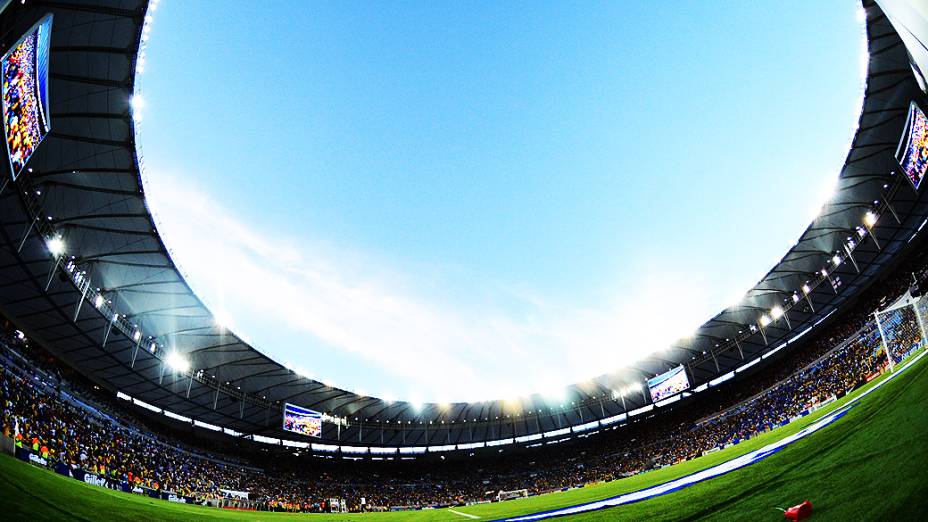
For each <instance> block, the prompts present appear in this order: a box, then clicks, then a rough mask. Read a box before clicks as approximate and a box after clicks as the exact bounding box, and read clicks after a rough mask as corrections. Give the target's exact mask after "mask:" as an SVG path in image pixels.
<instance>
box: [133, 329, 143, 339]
mask: <svg viewBox="0 0 928 522" xmlns="http://www.w3.org/2000/svg"><path fill="white" fill-rule="evenodd" d="M141 338H142V332H140V331H138V330H136V331H135V333H134V334H132V340H133V341H135V342H138V341H139V339H141Z"/></svg>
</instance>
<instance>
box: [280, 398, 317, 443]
mask: <svg viewBox="0 0 928 522" xmlns="http://www.w3.org/2000/svg"><path fill="white" fill-rule="evenodd" d="M284 430H285V431H292V432H293V433H299V434H300V435H307V436H310V437H321V436H322V414H321V413H319V412H318V411H313V410H307V409H306V408H301V407H299V406H296V405H294V404H290V403H287V404H284Z"/></svg>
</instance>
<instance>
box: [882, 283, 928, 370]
mask: <svg viewBox="0 0 928 522" xmlns="http://www.w3.org/2000/svg"><path fill="white" fill-rule="evenodd" d="M926 311H928V299H926V298H925V297H922V298H919V299H914V298H904V299H901V300H900V301H898V302H896V303H895V304H893V305H892V306H890V307H889V308H887V309H886V310H881V311H877V312H874V313H873V316H874V319H876V326H877V329H878V330H879V333H880V341H881V345H882V348H883V351H884V353H885V354H886V357H887V359H888V363H889V367H890V370H892V369H893V367H894V366H895V365H896V364H897V363H899V362H901V361H902V360H903V359H905V358H906V357H908V356H909V355H911V354H912V353H913V352H915V351H916V350H918V349H919V348H921V347H922V346H924V345H925V327H924V324H925V312H926Z"/></svg>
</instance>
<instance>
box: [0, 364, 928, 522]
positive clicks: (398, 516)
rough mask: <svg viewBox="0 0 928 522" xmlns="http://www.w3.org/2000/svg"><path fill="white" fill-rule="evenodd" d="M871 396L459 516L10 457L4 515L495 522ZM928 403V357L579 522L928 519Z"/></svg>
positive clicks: (586, 497) (664, 472)
mask: <svg viewBox="0 0 928 522" xmlns="http://www.w3.org/2000/svg"><path fill="white" fill-rule="evenodd" d="M923 359H928V357H924V358H923ZM877 382H878V381H877ZM875 383H876V382H874V383H871V386H872V385H873V384H875ZM859 393H860V391H858V392H855V393H854V394H852V395H850V396H849V397H846V398H844V399H842V400H840V401H837V402H836V403H834V404H832V405H830V406H829V407H827V408H823V409H822V410H819V411H818V412H816V413H814V414H812V415H809V416H807V417H804V418H802V419H800V420H798V421H796V422H793V423H792V424H790V425H787V426H784V427H782V428H779V429H776V430H774V431H772V432H769V433H765V434H763V435H761V436H759V437H755V438H754V439H752V440H749V441H747V442H742V443H741V444H738V445H737V446H734V447H731V448H728V449H726V450H723V451H719V452H716V453H712V454H710V455H707V456H705V457H701V458H698V459H695V460H692V461H689V462H684V463H681V464H678V465H676V466H671V467H669V468H664V469H661V470H658V471H653V472H649V473H645V474H642V475H638V476H635V477H630V478H627V479H622V480H618V481H614V482H610V483H605V484H599V485H595V486H591V487H586V488H582V489H577V490H571V491H568V492H563V493H552V494H548V495H542V496H538V497H531V498H527V499H519V500H512V501H508V502H502V503H496V504H484V505H478V506H470V507H464V508H455V509H454V510H453V511H454V512H453V511H451V510H447V509H442V510H424V511H415V512H397V513H382V514H375V513H367V514H340V515H321V514H320V515H316V514H285V513H255V512H228V511H221V510H218V509H214V508H204V507H198V506H186V505H178V504H173V503H170V502H165V501H161V500H153V499H149V498H146V497H141V496H137V495H132V494H128V493H119V492H114V491H109V490H106V489H103V488H99V487H95V486H90V485H86V484H83V483H81V482H77V481H76V480H73V479H70V478H66V477H62V476H60V475H56V474H54V473H52V472H50V471H46V470H43V469H39V468H36V467H33V466H31V465H28V464H25V463H22V462H19V461H17V460H15V459H13V458H12V457H8V456H6V455H2V456H0V508H2V516H3V518H4V519H6V520H63V519H80V520H88V521H94V522H96V521H108V520H113V521H117V520H118V521H123V520H181V519H182V520H233V521H234V520H243V521H245V520H247V521H252V520H269V521H279V520H287V519H289V520H296V519H305V520H309V521H310V522H314V521H319V522H326V521H330V520H337V521H340V522H347V521H365V522H379V521H385V522H400V521H405V520H411V521H414V522H418V521H433V520H449V521H458V522H467V521H469V520H475V519H472V518H471V517H467V516H465V515H462V514H461V513H465V514H467V515H472V516H476V517H479V519H480V520H494V519H498V518H503V517H508V516H514V515H521V514H528V513H534V512H538V511H546V510H550V509H555V508H559V507H565V506H571V505H575V504H580V503H584V502H589V501H593V500H599V499H602V498H607V497H611V496H614V495H618V494H621V493H626V492H629V491H635V490H639V489H642V488H645V487H648V486H652V485H655V484H660V483H663V482H666V481H668V480H672V479H674V478H677V477H680V476H683V475H687V474H690V473H692V472H694V471H698V470H701V469H704V468H707V467H710V466H712V465H715V464H718V463H720V462H723V461H726V460H729V459H732V458H734V457H737V456H739V455H742V454H744V453H747V452H749V451H751V450H754V449H757V448H759V447H761V446H764V445H766V444H769V443H770V442H773V441H775V440H779V439H781V438H783V437H786V436H787V435H790V434H792V433H795V432H797V431H799V430H800V429H802V428H803V427H805V426H807V425H808V424H810V423H811V422H813V421H814V420H816V419H818V418H820V417H822V416H823V415H825V414H827V413H829V412H830V411H833V410H834V409H835V408H838V407H840V406H841V405H842V404H844V403H845V402H847V401H848V400H849V399H850V398H852V397H854V396H856V395H857V394H859ZM926 404H928V363H926V362H925V361H924V360H921V361H918V362H917V363H916V364H915V365H914V366H913V367H911V368H909V369H908V370H906V371H905V372H904V373H903V374H902V375H900V376H899V377H898V378H896V379H893V381H892V382H889V383H887V384H886V385H885V386H883V387H882V388H881V389H879V390H876V391H875V392H874V393H872V394H870V395H869V396H867V397H865V398H864V399H862V400H861V401H859V403H858V405H857V406H856V407H854V408H852V409H851V410H850V412H849V413H848V414H847V415H845V416H844V417H843V418H841V419H839V420H838V421H837V422H835V423H834V424H832V425H830V426H827V427H825V428H823V429H822V430H820V431H818V432H816V433H813V434H811V435H809V436H808V437H805V438H803V439H801V440H798V441H796V442H794V443H793V444H791V445H789V446H787V447H786V448H785V449H783V450H782V451H780V452H778V453H776V454H774V455H772V456H770V457H768V458H767V459H765V460H763V461H761V462H758V463H756V464H754V465H751V466H748V467H747V468H743V469H740V470H737V471H734V472H731V473H728V474H727V475H722V476H720V477H717V478H714V479H710V480H707V481H705V482H701V483H699V484H696V485H694V486H691V487H688V488H686V489H683V490H680V491H677V492H674V493H670V494H668V495H664V496H662V497H657V498H654V499H650V500H645V501H641V502H638V503H634V504H629V505H625V506H619V507H615V508H610V509H605V510H601V511H596V512H592V513H587V514H583V515H577V516H575V517H572V518H573V519H577V520H583V521H592V520H616V519H622V520H686V519H702V518H714V519H717V520H734V519H737V520H783V515H782V514H781V513H780V512H779V511H777V510H776V509H775V508H777V507H788V506H790V505H793V504H798V503H799V502H801V501H802V500H804V499H806V498H808V499H809V500H811V501H812V503H813V505H814V508H815V509H814V515H813V520H825V519H831V520H877V519H882V520H928V440H926V439H928V412H926Z"/></svg>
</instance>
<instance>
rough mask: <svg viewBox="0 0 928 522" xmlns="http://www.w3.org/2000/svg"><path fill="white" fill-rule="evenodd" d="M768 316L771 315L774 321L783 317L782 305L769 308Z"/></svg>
mask: <svg viewBox="0 0 928 522" xmlns="http://www.w3.org/2000/svg"><path fill="white" fill-rule="evenodd" d="M770 317H772V318H773V320H774V321H776V320H777V319H779V318H781V317H783V307H782V306H780V305H776V306H774V307H773V308H771V309H770Z"/></svg>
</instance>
